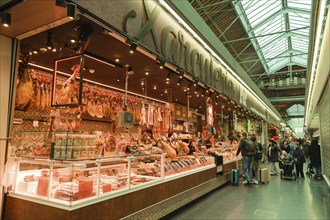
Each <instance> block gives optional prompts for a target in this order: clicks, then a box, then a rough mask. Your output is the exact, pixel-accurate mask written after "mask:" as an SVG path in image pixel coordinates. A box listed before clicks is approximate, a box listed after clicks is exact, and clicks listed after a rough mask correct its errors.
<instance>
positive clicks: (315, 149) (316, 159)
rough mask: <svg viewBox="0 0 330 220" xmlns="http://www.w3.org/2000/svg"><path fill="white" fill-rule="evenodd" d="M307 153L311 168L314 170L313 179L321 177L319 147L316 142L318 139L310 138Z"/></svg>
mask: <svg viewBox="0 0 330 220" xmlns="http://www.w3.org/2000/svg"><path fill="white" fill-rule="evenodd" d="M308 155H309V158H310V161H311V164H312V167H313V170H314V172H315V176H314V178H315V179H321V177H322V176H321V175H322V174H321V173H322V170H321V149H320V145H319V144H318V141H317V140H316V139H315V140H312V143H311V145H310V146H309V148H308Z"/></svg>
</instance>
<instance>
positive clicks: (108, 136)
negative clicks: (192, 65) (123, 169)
mask: <svg viewBox="0 0 330 220" xmlns="http://www.w3.org/2000/svg"><path fill="white" fill-rule="evenodd" d="M21 68H22V69H23V67H22V66H21ZM21 73H22V75H21V77H20V81H19V83H18V88H17V98H16V103H15V104H16V105H15V106H16V108H15V114H14V118H15V120H14V127H13V146H14V152H15V155H17V156H22V155H24V156H41V157H49V153H50V149H49V147H45V146H43V145H44V143H46V142H47V140H46V139H47V137H46V136H48V134H47V133H49V132H46V131H49V130H50V124H51V119H52V118H53V125H52V129H51V130H52V131H54V132H55V133H56V134H55V138H56V141H55V143H56V145H55V158H60V159H80V158H86V155H85V153H84V154H83V156H81V157H80V156H77V155H76V154H75V155H74V156H72V155H71V157H70V156H69V154H68V153H66V155H64V153H61V154H60V153H59V152H58V151H59V148H61V149H62V150H61V152H64V151H67V148H68V146H70V147H71V146H79V147H80V146H86V145H88V146H93V147H95V152H94V153H95V154H93V153H91V154H90V156H87V157H88V158H94V157H100V156H113V155H115V154H116V153H117V154H119V153H120V154H123V153H125V150H126V148H118V147H117V145H118V144H117V143H121V142H123V141H125V142H127V143H130V142H133V141H135V142H136V143H135V144H134V146H135V147H138V144H139V143H148V142H150V143H151V141H152V140H148V137H143V136H142V133H143V132H142V130H144V129H145V128H150V130H151V131H152V133H153V138H159V137H161V136H164V135H167V133H168V132H169V131H171V127H172V111H171V109H169V108H166V107H165V105H164V104H162V103H156V102H152V101H149V100H146V99H143V98H140V97H134V96H128V105H127V111H128V112H131V113H132V116H133V117H132V120H133V121H132V124H133V125H134V126H131V127H125V128H124V127H121V126H118V125H119V124H118V113H119V112H122V111H123V108H124V94H123V93H120V92H116V91H113V90H109V89H107V88H103V87H100V86H95V85H93V84H91V83H84V85H83V96H82V102H83V103H85V105H83V106H81V107H80V108H58V109H56V108H51V92H52V90H51V88H52V74H51V73H47V72H44V71H41V70H38V69H34V68H27V67H26V68H24V70H21ZM66 80H67V79H66V78H65V77H62V78H61V77H59V81H61V83H62V86H63V87H64V85H65V83H66ZM57 87H60V86H58V85H57ZM72 87H73V88H74V89H73V91H76V90H77V84H75V83H73V84H72ZM27 91H28V92H27ZM27 94H28V95H27ZM60 94H61V93H60ZM71 95H72V97H71V100H72V102H75V99H76V93H75V92H72V93H71ZM62 96H63V94H62ZM66 103H69V104H70V101H69V102H66ZM45 148H46V149H45ZM64 148H65V150H64ZM140 149H141V150H140V151H143V149H142V148H140Z"/></svg>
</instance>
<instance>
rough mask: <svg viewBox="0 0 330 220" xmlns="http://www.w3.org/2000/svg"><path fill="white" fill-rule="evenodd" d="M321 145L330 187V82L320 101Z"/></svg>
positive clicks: (325, 175)
mask: <svg viewBox="0 0 330 220" xmlns="http://www.w3.org/2000/svg"><path fill="white" fill-rule="evenodd" d="M320 139H321V140H320V145H321V156H322V171H323V175H324V177H325V179H326V180H327V183H328V185H329V186H330V82H329V81H328V83H327V86H326V89H325V91H324V93H323V96H322V98H321V101H320Z"/></svg>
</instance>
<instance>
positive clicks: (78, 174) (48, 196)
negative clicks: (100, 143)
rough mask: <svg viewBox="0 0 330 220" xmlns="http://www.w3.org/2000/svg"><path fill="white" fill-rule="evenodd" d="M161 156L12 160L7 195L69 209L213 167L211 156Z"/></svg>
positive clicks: (22, 158) (26, 158)
mask: <svg viewBox="0 0 330 220" xmlns="http://www.w3.org/2000/svg"><path fill="white" fill-rule="evenodd" d="M165 156H166V154H152V155H140V156H127V157H114V158H99V159H94V160H75V161H72V160H71V161H61V160H51V159H41V158H31V157H15V158H14V161H15V162H16V163H17V167H18V168H17V172H16V178H15V184H14V188H13V190H12V192H11V194H12V195H13V196H15V195H16V196H19V197H20V198H22V197H23V198H24V197H25V198H30V199H31V198H32V200H33V199H37V200H38V201H47V202H50V203H53V204H58V205H62V206H68V207H70V206H75V205H78V204H80V203H83V202H86V201H91V202H92V201H98V199H99V198H104V197H105V198H106V197H107V196H108V197H109V198H110V197H113V196H117V195H122V194H125V193H128V192H130V190H132V189H134V188H137V189H139V188H141V189H142V188H144V187H150V186H152V185H154V184H159V183H162V182H163V181H164V179H167V178H169V177H171V178H175V177H176V176H180V177H181V176H184V175H187V174H189V173H192V172H199V171H200V170H203V169H205V168H208V169H209V168H212V167H214V166H215V164H214V158H213V157H211V156H199V157H195V156H182V157H177V158H175V159H169V158H166V157H165Z"/></svg>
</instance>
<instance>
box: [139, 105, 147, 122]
mask: <svg viewBox="0 0 330 220" xmlns="http://www.w3.org/2000/svg"><path fill="white" fill-rule="evenodd" d="M140 124H141V125H145V124H146V108H145V106H144V103H142V108H141V121H140Z"/></svg>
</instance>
